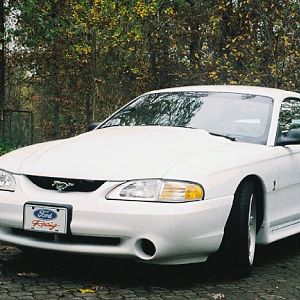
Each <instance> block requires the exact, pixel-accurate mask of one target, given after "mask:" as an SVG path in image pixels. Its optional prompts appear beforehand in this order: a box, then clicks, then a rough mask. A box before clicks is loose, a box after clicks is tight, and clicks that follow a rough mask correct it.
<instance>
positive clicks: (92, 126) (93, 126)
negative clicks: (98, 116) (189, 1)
mask: <svg viewBox="0 0 300 300" xmlns="http://www.w3.org/2000/svg"><path fill="white" fill-rule="evenodd" d="M99 125H100V122H95V123H92V124H91V125H89V127H88V129H87V131H92V130H94V129H95V128H96V127H97V126H99Z"/></svg>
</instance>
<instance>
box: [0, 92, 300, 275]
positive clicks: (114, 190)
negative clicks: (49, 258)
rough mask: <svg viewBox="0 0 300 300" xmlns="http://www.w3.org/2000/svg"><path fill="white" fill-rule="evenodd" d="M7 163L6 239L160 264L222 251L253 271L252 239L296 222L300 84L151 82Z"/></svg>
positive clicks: (263, 239) (260, 240)
mask: <svg viewBox="0 0 300 300" xmlns="http://www.w3.org/2000/svg"><path fill="white" fill-rule="evenodd" d="M0 169H1V170H0V240H2V241H5V242H8V243H12V244H16V245H19V246H22V247H32V248H38V249H47V250H57V251H65V252H77V253H91V254H99V255H107V256H116V257H128V258H135V259H137V260H140V261H144V262H149V263H156V264H185V263H194V262H203V261H205V260H206V259H207V258H208V256H209V255H211V254H213V253H217V255H218V257H219V258H220V259H219V261H220V262H221V263H224V265H225V266H227V267H228V270H230V271H233V270H234V271H235V272H237V273H238V274H241V275H242V274H248V273H249V271H250V268H251V265H252V264H253V260H254V251H255V245H256V244H269V243H271V242H273V241H276V240H278V239H281V238H284V237H287V236H290V235H292V234H296V233H299V232H300V196H299V195H300V94H297V93H293V92H287V91H283V90H277V89H268V88H258V87H243V86H192V87H180V88H172V89H165V90H159V91H152V92H149V93H146V94H144V95H142V96H140V97H138V98H136V99H135V100H133V101H132V102H130V103H129V104H127V105H125V106H124V107H123V108H121V109H120V110H118V111H117V112H116V113H115V114H113V115H112V116H111V117H110V118H108V119H107V120H105V121H104V122H102V123H99V124H98V125H97V126H96V127H95V128H94V130H92V131H90V132H88V133H84V134H81V135H79V136H76V137H73V138H69V139H64V140H58V141H52V142H46V143H41V144H36V145H33V146H29V147H25V148H22V149H18V150H16V151H13V152H10V153H8V154H6V155H4V156H2V157H1V158H0Z"/></svg>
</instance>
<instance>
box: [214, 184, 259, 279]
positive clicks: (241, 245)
mask: <svg viewBox="0 0 300 300" xmlns="http://www.w3.org/2000/svg"><path fill="white" fill-rule="evenodd" d="M256 198H257V197H256V192H255V186H254V183H253V182H252V181H250V180H249V181H245V182H243V183H241V184H240V186H239V187H238V189H237V191H236V193H235V195H234V199H233V204H232V208H231V211H230V215H229V217H228V220H227V223H226V225H225V229H224V236H223V240H222V243H221V246H220V249H219V252H218V257H219V262H220V265H221V266H222V267H223V272H226V273H227V275H232V276H238V277H243V276H248V275H249V274H250V271H251V266H252V264H253V261H254V254H255V244H256V232H257V218H256V210H257V206H256Z"/></svg>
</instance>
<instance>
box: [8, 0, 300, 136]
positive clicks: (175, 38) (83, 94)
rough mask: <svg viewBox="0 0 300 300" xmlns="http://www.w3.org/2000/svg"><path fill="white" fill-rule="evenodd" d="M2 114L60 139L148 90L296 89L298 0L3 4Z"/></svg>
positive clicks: (299, 74)
mask: <svg viewBox="0 0 300 300" xmlns="http://www.w3.org/2000/svg"><path fill="white" fill-rule="evenodd" d="M6 2H7V3H6V9H7V20H8V23H10V25H9V24H7V51H6V53H7V76H6V77H7V82H6V90H7V93H6V94H7V98H6V108H10V109H26V110H31V111H33V112H34V116H35V140H36V141H40V140H48V139H52V138H58V137H67V136H72V135H75V134H78V133H80V132H82V131H84V130H85V128H86V127H87V125H88V124H90V123H92V122H93V121H97V120H98V121H99V120H103V119H104V118H105V117H106V116H108V115H109V114H110V113H111V112H113V111H114V110H115V109H116V108H118V107H120V106H121V105H122V104H125V103H126V102H128V101H129V100H131V99H132V98H133V97H135V96H136V95H138V94H140V93H142V92H144V91H147V90H151V89H157V88H163V87H170V86H180V85H194V84H245V85H260V86H268V87H276V88H284V89H288V90H297V89H298V90H300V80H299V78H300V71H299V70H300V68H299V65H300V50H299V49H300V33H299V32H300V3H299V1H298V0H270V1H264V0H231V1H227V0H220V1H216V0H212V1H204V0H131V1H127V0H122V1H112V0H81V1H78V0H43V1H40V0H10V1H8V0H7V1H6Z"/></svg>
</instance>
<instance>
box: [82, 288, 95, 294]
mask: <svg viewBox="0 0 300 300" xmlns="http://www.w3.org/2000/svg"><path fill="white" fill-rule="evenodd" d="M78 290H79V292H80V293H81V294H87V293H95V291H94V290H92V289H78Z"/></svg>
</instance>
